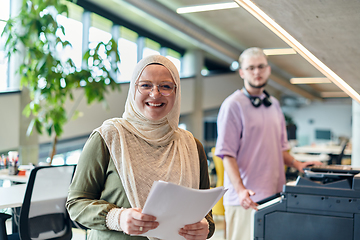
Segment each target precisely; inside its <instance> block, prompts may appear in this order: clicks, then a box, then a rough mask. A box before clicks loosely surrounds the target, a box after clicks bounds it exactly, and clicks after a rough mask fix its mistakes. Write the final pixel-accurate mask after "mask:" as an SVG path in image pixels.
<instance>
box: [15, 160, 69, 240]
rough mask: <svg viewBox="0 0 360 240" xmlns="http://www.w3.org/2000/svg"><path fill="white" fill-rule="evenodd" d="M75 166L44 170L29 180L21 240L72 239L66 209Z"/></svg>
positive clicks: (22, 212) (38, 169) (23, 208)
mask: <svg viewBox="0 0 360 240" xmlns="http://www.w3.org/2000/svg"><path fill="white" fill-rule="evenodd" d="M74 168H75V166H74V165H66V166H41V167H36V168H34V169H33V170H32V171H31V173H30V177H29V181H28V184H27V188H26V192H25V197H24V201H23V205H22V207H21V211H20V219H19V233H20V236H21V239H22V240H30V239H59V240H60V239H71V237H72V229H71V220H70V217H69V215H68V213H67V210H66V208H65V202H66V198H67V194H68V189H69V186H70V182H71V179H72V176H73V173H74Z"/></svg>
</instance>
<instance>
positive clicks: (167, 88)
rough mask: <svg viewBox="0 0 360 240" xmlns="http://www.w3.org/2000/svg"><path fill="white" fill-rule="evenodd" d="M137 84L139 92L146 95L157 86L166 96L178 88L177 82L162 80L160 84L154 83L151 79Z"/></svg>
mask: <svg viewBox="0 0 360 240" xmlns="http://www.w3.org/2000/svg"><path fill="white" fill-rule="evenodd" d="M135 85H136V86H137V87H138V90H139V92H140V93H141V94H144V95H147V94H150V93H151V92H152V91H153V90H154V87H155V86H156V87H157V90H158V91H159V93H160V94H161V95H163V96H165V97H167V96H169V95H170V94H171V93H172V92H173V91H174V89H175V88H176V85H175V83H172V82H161V83H160V84H159V85H154V84H153V83H152V82H150V81H139V82H138V83H136V84H135Z"/></svg>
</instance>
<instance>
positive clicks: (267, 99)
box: [243, 87, 272, 107]
mask: <svg viewBox="0 0 360 240" xmlns="http://www.w3.org/2000/svg"><path fill="white" fill-rule="evenodd" d="M243 91H244V94H245V96H247V97H248V98H249V99H250V101H251V104H252V105H253V106H254V107H260V106H261V104H264V106H265V107H269V106H270V105H271V104H272V102H271V99H270V95H269V93H268V92H267V91H265V90H264V91H263V93H264V94H265V98H264V99H263V100H261V98H259V97H256V96H251V95H250V94H249V93H248V91H247V90H246V88H245V87H243Z"/></svg>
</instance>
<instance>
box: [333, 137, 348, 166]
mask: <svg viewBox="0 0 360 240" xmlns="http://www.w3.org/2000/svg"><path fill="white" fill-rule="evenodd" d="M348 142H349V139H347V138H345V139H343V140H342V141H341V143H340V147H341V152H340V154H339V156H338V157H337V159H336V164H341V160H342V158H343V157H344V152H345V148H346V146H347V144H348Z"/></svg>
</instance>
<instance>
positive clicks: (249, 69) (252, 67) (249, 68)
mask: <svg viewBox="0 0 360 240" xmlns="http://www.w3.org/2000/svg"><path fill="white" fill-rule="evenodd" d="M267 66H269V65H266V64H260V65H259V66H249V67H247V68H245V70H247V71H254V70H255V69H256V68H258V69H259V71H263V70H264V69H265V68H266V67H267Z"/></svg>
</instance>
